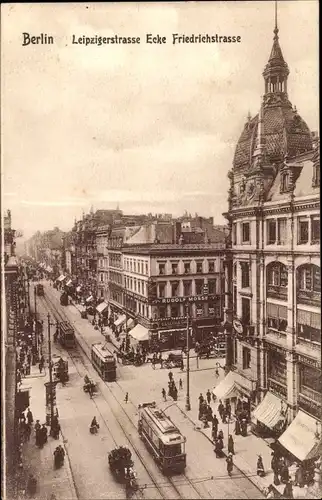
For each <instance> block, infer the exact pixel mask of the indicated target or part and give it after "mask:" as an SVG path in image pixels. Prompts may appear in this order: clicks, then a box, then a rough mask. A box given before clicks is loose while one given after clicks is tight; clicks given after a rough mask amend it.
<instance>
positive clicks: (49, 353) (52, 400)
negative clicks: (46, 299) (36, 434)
mask: <svg viewBox="0 0 322 500" xmlns="http://www.w3.org/2000/svg"><path fill="white" fill-rule="evenodd" d="M47 319H48V358H49V397H50V427H51V428H52V425H53V417H54V391H53V367H52V361H51V338H50V326H51V323H50V314H49V313H48V315H47Z"/></svg>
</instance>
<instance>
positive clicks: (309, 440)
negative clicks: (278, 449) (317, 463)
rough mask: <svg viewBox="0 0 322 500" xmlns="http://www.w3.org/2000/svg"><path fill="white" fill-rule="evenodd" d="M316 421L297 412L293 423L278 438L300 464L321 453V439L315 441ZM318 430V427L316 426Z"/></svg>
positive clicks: (305, 414) (301, 412)
mask: <svg viewBox="0 0 322 500" xmlns="http://www.w3.org/2000/svg"><path fill="white" fill-rule="evenodd" d="M316 422H317V420H316V419H315V418H313V417H311V416H310V415H308V414H307V413H304V412H303V411H301V410H299V412H298V414H297V415H296V417H295V419H294V420H293V422H292V423H291V424H290V425H289V426H288V428H287V429H286V431H285V432H283V434H282V435H281V436H280V438H279V442H280V443H281V445H282V446H284V448H286V449H287V450H288V451H289V452H290V453H292V455H294V456H295V457H296V458H298V459H299V460H300V461H301V462H302V461H303V460H309V459H311V458H315V457H317V456H318V455H319V454H320V453H321V438H319V439H317V437H316V430H317V424H316ZM318 428H319V430H320V425H318Z"/></svg>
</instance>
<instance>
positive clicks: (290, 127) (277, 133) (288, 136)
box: [233, 12, 312, 170]
mask: <svg viewBox="0 0 322 500" xmlns="http://www.w3.org/2000/svg"><path fill="white" fill-rule="evenodd" d="M278 31H279V30H278V27H277V17H276V12H275V29H274V41H273V47H272V51H271V54H270V56H269V60H268V63H267V64H266V66H265V68H264V72H263V77H264V82H265V94H264V97H263V105H262V107H263V110H262V114H263V116H262V126H261V134H260V135H261V136H262V140H263V153H264V155H265V157H266V160H267V161H268V162H272V163H277V164H278V163H279V162H280V161H283V158H284V156H285V155H287V156H289V157H294V156H296V155H298V154H300V153H304V152H305V151H310V150H311V149H312V137H311V132H310V130H309V128H308V126H307V125H306V123H305V121H304V120H303V119H302V118H301V117H300V116H299V115H298V113H297V111H296V108H292V104H291V103H290V101H289V100H288V95H287V78H288V75H289V69H288V66H287V63H286V62H285V61H284V58H283V54H282V50H281V47H280V44H279V37H278ZM258 121H259V115H256V116H255V117H254V118H252V119H251V118H250V117H249V118H248V121H247V122H246V124H245V126H244V130H243V131H242V133H241V136H240V138H239V140H238V143H237V146H236V150H235V156H234V162H233V165H234V169H235V170H237V169H242V170H245V169H247V168H248V167H250V166H251V165H252V160H253V154H254V151H255V148H256V138H257V130H258Z"/></svg>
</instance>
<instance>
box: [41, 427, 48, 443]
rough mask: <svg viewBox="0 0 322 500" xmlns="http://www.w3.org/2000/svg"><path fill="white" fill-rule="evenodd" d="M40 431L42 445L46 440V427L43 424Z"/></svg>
mask: <svg viewBox="0 0 322 500" xmlns="http://www.w3.org/2000/svg"><path fill="white" fill-rule="evenodd" d="M40 432H41V442H42V444H43V445H44V444H45V443H47V441H48V436H47V427H46V425H45V424H42V428H41V429H40Z"/></svg>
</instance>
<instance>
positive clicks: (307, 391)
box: [299, 385, 322, 405]
mask: <svg viewBox="0 0 322 500" xmlns="http://www.w3.org/2000/svg"><path fill="white" fill-rule="evenodd" d="M299 395H301V396H303V397H305V398H308V399H311V400H312V401H314V402H315V403H318V404H319V405H322V394H321V393H320V392H318V391H315V390H314V389H311V388H310V387H305V386H304V385H302V387H301V388H300V393H299Z"/></svg>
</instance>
